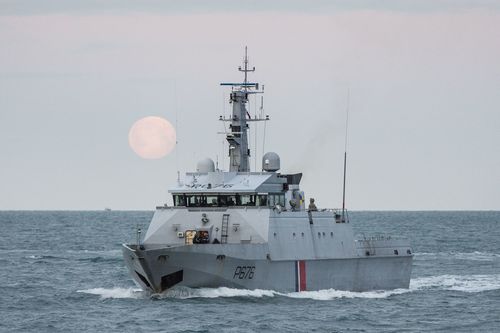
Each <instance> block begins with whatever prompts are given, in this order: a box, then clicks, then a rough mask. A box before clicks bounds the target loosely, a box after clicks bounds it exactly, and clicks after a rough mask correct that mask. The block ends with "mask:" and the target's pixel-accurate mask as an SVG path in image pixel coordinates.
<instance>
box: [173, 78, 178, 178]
mask: <svg viewBox="0 0 500 333" xmlns="http://www.w3.org/2000/svg"><path fill="white" fill-rule="evenodd" d="M174 105H175V168H176V169H177V173H179V147H178V144H179V140H178V139H179V126H178V124H177V122H178V113H179V100H178V98H177V81H176V80H175V79H174Z"/></svg>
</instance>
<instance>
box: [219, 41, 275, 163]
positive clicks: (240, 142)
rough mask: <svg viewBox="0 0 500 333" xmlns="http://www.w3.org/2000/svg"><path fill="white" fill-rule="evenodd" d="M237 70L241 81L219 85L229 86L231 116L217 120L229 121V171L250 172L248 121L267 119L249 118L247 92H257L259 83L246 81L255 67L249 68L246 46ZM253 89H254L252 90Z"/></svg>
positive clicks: (227, 138)
mask: <svg viewBox="0 0 500 333" xmlns="http://www.w3.org/2000/svg"><path fill="white" fill-rule="evenodd" d="M238 71H240V72H243V73H244V79H243V82H242V83H221V84H220V85H221V86H231V87H232V90H231V95H230V99H229V102H230V103H232V104H233V111H232V116H231V118H227V119H224V118H223V117H222V116H221V117H220V118H219V120H222V121H228V122H230V125H229V129H230V131H229V132H228V133H225V134H226V140H227V142H228V143H229V171H235V172H250V159H249V157H250V149H249V148H248V133H247V132H248V122H250V121H260V120H268V118H267V117H266V119H260V118H259V119H251V117H250V113H248V110H247V108H246V104H247V103H248V95H249V94H258V93H262V91H258V89H259V84H258V83H251V82H248V73H250V72H255V67H252V68H251V69H250V68H249V66H248V54H247V47H246V46H245V58H244V59H243V68H242V67H241V66H239V67H238ZM252 89H255V90H252Z"/></svg>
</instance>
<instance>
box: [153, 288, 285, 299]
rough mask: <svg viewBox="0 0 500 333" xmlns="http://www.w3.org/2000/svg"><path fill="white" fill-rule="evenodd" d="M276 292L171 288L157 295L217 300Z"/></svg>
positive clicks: (266, 294) (273, 293) (269, 294)
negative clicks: (218, 298) (219, 298)
mask: <svg viewBox="0 0 500 333" xmlns="http://www.w3.org/2000/svg"><path fill="white" fill-rule="evenodd" d="M276 294H277V292H275V291H273V290H263V289H254V290H249V289H235V288H227V287H219V288H187V287H181V288H173V289H170V290H167V291H166V292H164V293H162V294H161V295H157V296H158V297H161V298H164V297H165V298H180V299H187V298H217V297H258V298H262V297H274V295H276Z"/></svg>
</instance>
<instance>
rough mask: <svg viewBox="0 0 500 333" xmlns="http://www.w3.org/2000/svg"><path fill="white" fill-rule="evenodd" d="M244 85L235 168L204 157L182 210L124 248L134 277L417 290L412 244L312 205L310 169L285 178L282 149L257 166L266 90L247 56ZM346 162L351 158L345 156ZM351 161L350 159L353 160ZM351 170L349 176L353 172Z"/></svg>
mask: <svg viewBox="0 0 500 333" xmlns="http://www.w3.org/2000/svg"><path fill="white" fill-rule="evenodd" d="M238 69H239V71H241V72H243V74H244V80H243V82H242V83H222V84H221V85H225V86H230V87H231V93H230V101H229V102H230V103H231V104H232V115H231V117H228V118H224V117H222V116H221V117H220V120H221V121H224V122H229V131H228V132H227V133H225V134H226V138H227V142H228V143H229V160H230V161H229V171H223V170H219V169H218V168H215V165H214V162H213V160H211V159H208V158H207V159H204V160H202V161H200V162H199V163H198V165H197V168H196V171H195V172H187V173H186V174H185V175H184V177H183V178H182V179H181V178H180V177H179V179H178V182H177V184H176V185H175V186H174V187H172V188H171V189H170V190H169V192H170V193H171V194H172V195H173V203H174V206H167V205H164V206H159V207H157V208H156V211H155V213H154V216H153V218H152V221H151V223H150V225H149V228H148V230H147V232H146V234H145V236H144V239H143V240H142V241H141V237H140V230H138V234H137V236H138V237H137V242H136V244H123V256H124V259H125V262H126V265H127V267H128V269H129V271H130V274H131V275H132V277H133V279H134V280H135V282H137V284H139V285H140V286H141V287H142V288H143V289H144V290H149V291H151V292H153V293H161V292H163V291H165V290H167V289H169V288H172V287H174V286H185V287H191V288H197V287H230V288H244V289H268V290H275V291H279V292H296V291H297V292H300V291H305V290H321V289H337V290H349V291H368V290H384V289H385V290H387V289H396V288H408V287H409V283H410V275H411V268H412V259H413V255H412V249H411V247H410V243H409V241H408V240H407V239H401V238H391V237H380V236H379V237H369V238H367V237H363V238H362V239H356V238H355V236H354V233H353V230H352V227H351V224H350V221H349V219H348V215H347V211H345V210H344V209H319V208H317V207H316V205H315V204H314V200H313V199H309V201H310V202H311V203H310V204H309V205H308V206H307V208H306V197H305V195H304V192H303V191H301V190H300V181H301V178H302V174H301V173H295V174H281V173H279V172H278V171H279V170H280V158H279V156H278V154H276V153H274V152H268V153H266V154H265V155H264V156H263V157H262V169H261V171H257V170H254V171H251V170H250V163H249V162H250V161H249V157H250V150H249V146H248V130H249V124H250V123H251V122H256V121H266V120H269V117H268V116H265V117H263V116H260V117H255V116H254V118H251V117H250V114H249V113H248V112H247V108H246V105H247V102H248V98H249V95H251V94H256V93H263V90H259V84H258V83H252V82H248V81H247V75H248V73H249V72H253V71H255V67H253V68H252V69H250V68H249V66H248V58H247V56H246V51H245V58H244V66H243V68H241V67H239V68H238ZM344 161H345V160H344ZM344 165H345V163H344ZM344 174H345V173H344Z"/></svg>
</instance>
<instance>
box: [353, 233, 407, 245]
mask: <svg viewBox="0 0 500 333" xmlns="http://www.w3.org/2000/svg"><path fill="white" fill-rule="evenodd" d="M407 239H408V238H407V237H402V236H392V235H388V234H375V235H369V236H367V235H365V234H364V233H361V234H357V235H356V236H355V241H356V242H360V243H361V242H365V241H389V240H407Z"/></svg>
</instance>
